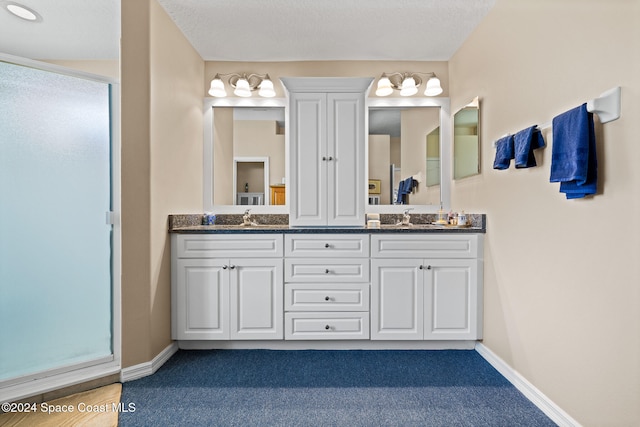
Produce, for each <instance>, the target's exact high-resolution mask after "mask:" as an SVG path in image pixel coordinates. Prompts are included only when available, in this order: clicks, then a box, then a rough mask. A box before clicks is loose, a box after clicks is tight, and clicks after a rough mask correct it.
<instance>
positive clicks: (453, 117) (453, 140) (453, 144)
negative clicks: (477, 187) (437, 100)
mask: <svg viewBox="0 0 640 427" xmlns="http://www.w3.org/2000/svg"><path fill="white" fill-rule="evenodd" d="M474 103H475V104H476V107H475V108H476V109H477V110H478V122H477V124H476V127H477V132H478V144H477V147H476V149H477V150H478V159H477V165H476V166H477V172H476V173H473V174H470V175H465V176H461V177H460V178H456V164H455V154H456V135H455V127H456V114H458V113H459V112H461V111H462V110H464V109H465V108H467V107H470V106H471V105H472V104H474ZM481 114H482V112H481V109H480V97H479V96H474V97H473V99H472V100H471V101H470V102H468V103H466V104H465V105H463V106H462V107H460V108H458V109H457V110H456V111H454V112H453V113H452V114H451V124H452V126H453V134H452V136H451V156H452V157H451V159H452V165H453V166H452V167H453V169H452V170H451V176H452V178H453V180H454V181H459V180H461V179H466V178H470V177H472V176H477V175H480V173H481V170H480V167H481V166H482V161H481V160H482V159H481V158H480V155H481V152H482V140H481V133H482V119H481Z"/></svg>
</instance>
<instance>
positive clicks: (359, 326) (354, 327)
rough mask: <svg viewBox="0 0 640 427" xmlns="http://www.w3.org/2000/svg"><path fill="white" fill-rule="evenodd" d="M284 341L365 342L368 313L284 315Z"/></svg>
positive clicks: (367, 334)
mask: <svg viewBox="0 0 640 427" xmlns="http://www.w3.org/2000/svg"><path fill="white" fill-rule="evenodd" d="M284 319H285V320H284V322H285V328H284V329H285V331H284V338H285V340H358V339H360V340H367V339H369V313H367V312H342V313H285V314H284Z"/></svg>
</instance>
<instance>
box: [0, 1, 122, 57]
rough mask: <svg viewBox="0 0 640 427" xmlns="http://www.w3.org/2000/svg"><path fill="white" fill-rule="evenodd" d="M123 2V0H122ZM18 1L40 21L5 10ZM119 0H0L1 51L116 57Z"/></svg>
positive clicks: (35, 55)
mask: <svg viewBox="0 0 640 427" xmlns="http://www.w3.org/2000/svg"><path fill="white" fill-rule="evenodd" d="M125 1H126V0H125ZM8 3H19V4H22V5H24V6H27V7H29V8H30V9H32V10H35V11H36V12H37V13H38V14H39V15H40V16H41V17H42V21H40V22H28V21H25V20H23V19H20V18H16V17H15V16H13V15H11V14H10V13H9V12H7V10H6V7H5V6H6V5H7V4H8ZM119 48H120V0H12V1H8V0H0V52H3V53H8V54H11V55H17V56H22V57H25V58H31V59H117V58H118V57H119V53H118V50H119Z"/></svg>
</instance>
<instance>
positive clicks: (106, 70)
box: [44, 59, 120, 81]
mask: <svg viewBox="0 0 640 427" xmlns="http://www.w3.org/2000/svg"><path fill="white" fill-rule="evenodd" d="M44 62H48V63H50V64H55V65H60V66H62V67H67V68H73V69H74V70H79V71H84V72H85V73H91V74H97V75H99V76H105V77H110V78H112V79H114V80H116V81H120V62H119V61H118V60H117V59H114V60H107V59H105V60H83V61H63V60H46V61H44Z"/></svg>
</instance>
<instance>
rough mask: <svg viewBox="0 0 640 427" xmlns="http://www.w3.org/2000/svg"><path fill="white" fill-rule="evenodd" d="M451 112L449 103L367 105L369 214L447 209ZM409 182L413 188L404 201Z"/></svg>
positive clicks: (391, 101)
mask: <svg viewBox="0 0 640 427" xmlns="http://www.w3.org/2000/svg"><path fill="white" fill-rule="evenodd" d="M448 107H449V105H448V99H445V98H438V99H433V98H432V99H406V100H405V99H401V98H396V99H385V100H380V99H376V98H372V99H370V100H369V116H368V127H369V141H368V143H369V146H368V153H369V163H368V182H369V188H368V208H367V211H369V212H397V211H402V210H404V209H407V208H412V209H413V210H414V211H416V212H433V211H435V210H437V209H439V207H440V204H441V203H442V206H443V207H448V206H449V194H450V193H449V181H450V176H451V175H450V169H451V168H450V165H449V163H450V154H449V153H450V151H451V150H450V138H451V130H450V128H451V124H450V120H449V116H447V114H448ZM411 180H413V182H414V185H415V186H414V187H413V188H411V189H410V191H409V193H408V194H404V195H403V194H402V193H403V192H404V193H406V191H407V190H406V184H407V182H412V181H411ZM403 190H404V191H403Z"/></svg>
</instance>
